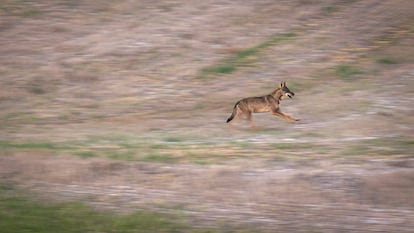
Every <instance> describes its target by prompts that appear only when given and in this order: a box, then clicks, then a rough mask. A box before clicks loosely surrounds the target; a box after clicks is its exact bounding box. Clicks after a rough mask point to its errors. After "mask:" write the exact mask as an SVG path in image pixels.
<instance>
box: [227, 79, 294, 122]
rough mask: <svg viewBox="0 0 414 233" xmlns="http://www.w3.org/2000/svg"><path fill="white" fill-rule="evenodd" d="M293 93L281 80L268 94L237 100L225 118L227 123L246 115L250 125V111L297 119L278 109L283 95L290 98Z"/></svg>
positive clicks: (290, 119)
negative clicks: (228, 115)
mask: <svg viewBox="0 0 414 233" xmlns="http://www.w3.org/2000/svg"><path fill="white" fill-rule="evenodd" d="M294 95H295V93H293V92H292V91H290V90H289V88H288V87H287V86H286V82H281V83H280V86H279V87H278V88H277V89H276V90H274V91H273V92H272V93H270V94H269V95H265V96H260V97H248V98H244V99H241V100H240V101H238V102H237V103H236V104H235V105H234V108H233V112H232V114H231V116H230V117H229V118H228V119H227V123H229V122H230V121H232V120H233V119H238V118H240V117H241V116H243V115H244V116H245V117H247V120H248V121H249V122H250V125H251V126H254V125H253V121H252V113H259V112H271V113H272V114H273V115H275V116H278V117H281V118H283V119H285V120H287V121H298V119H296V118H294V117H292V116H289V115H287V114H284V113H282V112H281V111H280V106H279V103H280V101H281V100H282V99H283V98H284V97H289V98H292V97H293V96H294Z"/></svg>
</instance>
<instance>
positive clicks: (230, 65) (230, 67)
mask: <svg viewBox="0 0 414 233" xmlns="http://www.w3.org/2000/svg"><path fill="white" fill-rule="evenodd" d="M294 37H296V34H295V33H293V32H289V33H284V34H281V35H277V36H273V37H271V38H269V39H268V40H266V41H265V42H263V43H260V44H258V45H256V46H253V47H250V48H246V49H243V50H240V51H238V52H237V53H235V54H234V55H232V56H230V57H228V58H227V59H225V60H223V61H222V62H221V63H220V64H216V65H212V66H209V67H205V68H203V69H202V70H201V71H200V73H199V75H198V78H205V77H208V76H214V75H219V74H230V73H233V72H234V71H236V70H237V69H238V68H239V67H242V66H246V65H247V64H248V63H249V61H250V59H251V58H252V57H254V56H256V55H257V54H258V53H260V52H262V51H263V50H265V49H266V48H268V47H270V46H273V45H276V44H279V43H282V42H284V41H288V40H291V39H293V38H294Z"/></svg>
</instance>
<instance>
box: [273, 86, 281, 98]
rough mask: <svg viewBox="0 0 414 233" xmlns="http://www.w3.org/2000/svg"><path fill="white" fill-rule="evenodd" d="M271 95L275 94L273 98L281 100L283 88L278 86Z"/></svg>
mask: <svg viewBox="0 0 414 233" xmlns="http://www.w3.org/2000/svg"><path fill="white" fill-rule="evenodd" d="M271 95H272V96H273V98H275V99H277V100H280V99H281V98H282V89H281V88H278V89H276V90H274V91H273V92H272V93H271Z"/></svg>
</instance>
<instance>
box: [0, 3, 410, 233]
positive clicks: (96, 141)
mask: <svg viewBox="0 0 414 233" xmlns="http://www.w3.org/2000/svg"><path fill="white" fill-rule="evenodd" d="M413 9H414V2H413V1H407V0H391V1H381V0H372V1H361V0H359V1H358V0H352V1H344V0H320V1H316V0H292V1H273V0H258V1H244V0H237V1H222V0H205V1H174V0H171V1H169V0H165V1H164V0H162V1H147V0H140V1H130V0H123V1H108V0H101V1H84V0H73V1H69V0H56V1H45V0H39V1H18V0H6V1H1V3H0V35H1V36H0V64H1V65H0V132H1V133H0V144H1V145H0V146H1V152H0V155H14V156H15V158H14V157H13V158H12V159H11V157H5V156H3V157H2V160H3V172H2V173H1V172H0V174H3V175H2V176H0V177H2V178H3V179H5V180H7V179H12V180H14V181H16V182H17V183H21V184H25V186H27V187H32V186H33V187H32V188H33V189H36V190H37V189H40V188H38V187H43V186H42V185H44V187H43V188H45V189H49V190H55V192H56V193H57V194H56V193H55V195H57V196H59V193H61V192H63V191H62V190H66V191H67V190H69V189H70V188H68V187H66V186H65V185H67V184H77V185H80V186H79V187H81V183H82V184H84V185H85V186H84V187H88V186H90V185H96V186H97V187H96V188H97V189H99V188H102V187H103V185H106V186H107V185H110V184H113V183H114V181H111V180H112V179H115V180H116V182H119V183H123V182H124V184H125V185H130V182H131V183H133V184H135V185H136V186H137V187H140V188H142V187H145V188H143V189H142V190H141V189H140V191H139V192H141V194H142V195H143V196H140V198H142V197H146V198H149V199H150V200H149V201H148V202H145V201H144V202H140V201H138V202H137V203H135V204H136V205H137V206H138V207H141V208H142V206H145V207H148V206H152V204H154V203H159V202H166V203H173V204H176V205H178V204H179V205H188V206H187V207H186V208H184V209H186V210H189V212H191V211H192V212H194V213H201V214H200V215H201V217H200V216H198V217H200V219H202V220H200V221H201V222H203V221H206V218H205V217H203V215H208V216H213V217H211V218H209V220H208V221H210V220H212V219H213V220H214V219H215V217H214V216H216V217H217V218H220V217H221V215H220V213H221V212H220V211H221V210H220V209H219V208H217V209H216V210H214V211H213V210H212V211H211V212H210V211H207V210H206V209H207V208H205V209H203V208H201V207H200V206H197V204H194V203H197V202H200V200H206V203H207V204H206V206H208V208H212V209H214V206H216V205H221V204H222V203H223V202H224V203H225V204H224V205H223V206H224V207H223V209H227V210H228V211H229V212H230V213H233V212H232V211H234V213H236V212H239V213H240V216H236V217H234V218H233V219H231V221H235V222H243V221H245V218H247V219H249V218H252V219H253V220H252V221H251V222H252V223H254V224H255V223H257V222H259V223H261V222H262V220H263V219H262V220H261V219H256V220H257V221H255V220H254V219H255V218H254V217H252V216H256V215H255V214H258V215H260V214H261V213H267V215H266V214H265V215H266V218H268V219H273V220H274V219H277V218H279V217H280V216H273V215H272V214H270V213H273V212H272V211H273V209H272V208H271V206H272V205H275V204H284V203H292V202H295V203H297V204H298V206H293V207H292V206H284V207H283V208H287V210H285V211H287V212H289V211H291V212H289V213H291V214H290V215H289V214H288V216H287V217H286V219H284V220H280V221H285V222H291V219H290V217H292V218H293V216H295V213H296V212H295V211H297V210H299V209H301V208H302V207H303V206H301V204H304V205H305V204H306V205H307V204H309V205H310V204H315V203H331V201H332V200H334V201H332V203H340V204H338V205H341V203H342V204H344V205H347V204H345V203H354V204H355V205H358V204H357V203H360V204H361V203H362V205H368V206H369V208H371V207H372V208H374V207H376V206H381V207H383V208H391V209H392V206H397V207H396V208H397V209H398V208H400V207H401V208H403V210H402V211H401V212H398V210H395V211H396V212H392V211H394V209H392V211H391V212H386V211H385V212H384V214H385V215H386V217H384V219H387V218H388V219H389V222H386V223H385V224H384V226H382V227H385V228H384V229H387V230H390V232H391V231H394V230H395V229H397V230H398V232H409V229H412V228H411V227H412V226H413V222H414V217H413V216H414V212H413V211H414V210H413V208H412V207H413V206H414V205H413V201H412V200H411V198H410V196H411V197H412V195H414V190H413V188H412V187H413V186H412V179H413V177H414V173H413V172H412V168H413V167H414V160H413V152H412V151H413V150H414V140H413V136H414V128H413V123H414V117H413V116H414V106H413V101H414V91H413V90H414V69H413V64H414V58H413V56H412V55H413V54H414V46H413V44H414V11H413ZM280 81H287V85H288V87H289V88H290V89H291V90H292V91H294V92H295V93H296V95H295V97H294V98H293V99H289V100H285V101H283V102H282V111H283V112H285V113H288V114H291V115H293V116H295V117H297V118H299V119H301V121H300V122H299V123H295V124H291V123H287V122H284V121H283V120H281V119H277V118H275V117H273V116H271V115H270V114H256V115H253V119H254V121H255V122H256V125H257V126H258V129H255V130H252V129H249V128H248V124H247V123H245V122H243V121H240V122H239V123H237V124H235V129H229V128H228V126H227V125H226V123H225V120H226V119H227V117H228V116H229V115H230V114H231V111H232V108H233V106H234V103H235V102H236V101H237V100H239V99H241V98H244V97H249V96H258V95H265V94H268V93H270V92H271V91H272V90H274V89H275V88H276V87H277V85H278V84H279V83H280ZM52 155H60V156H61V157H59V158H55V157H53V156H52ZM28 156H33V158H34V160H35V161H32V160H28V161H26V162H24V161H25V160H26V159H27V158H28ZM37 156H40V158H39V161H38V157H37ZM44 156H46V157H44ZM79 157H81V158H89V159H90V160H80V161H75V160H77V159H79ZM68 158H69V159H68ZM60 159H63V161H61V160H60ZM67 159H68V160H69V162H68V161H66V160H67ZM94 159H97V161H98V160H99V162H96V161H95V160H94ZM100 159H103V160H100ZM107 159H117V160H116V161H118V162H116V164H117V163H120V164H122V166H132V167H134V166H135V165H126V163H125V164H124V163H123V162H119V161H124V160H126V161H128V163H133V164H135V163H136V164H144V165H142V166H144V170H140V169H137V174H140V175H141V176H142V177H145V178H146V179H147V180H151V181H153V183H152V184H151V185H150V186H146V185H147V183H145V180H131V179H132V178H125V180H122V181H120V180H118V178H115V177H114V176H115V175H114V174H116V175H117V176H120V177H125V175H128V177H134V173H133V172H132V171H131V169H132V170H134V169H135V167H134V168H130V169H129V170H128V174H124V173H121V170H122V169H121V170H118V169H116V168H114V167H112V166H111V164H112V163H115V162H111V161H108V160H107ZM48 160H50V161H49V162H47V161H48ZM64 161H66V162H68V163H67V167H65V166H63V167H59V166H58V165H57V164H60V163H61V162H64ZM95 162H96V163H98V165H97V166H98V168H99V169H101V170H99V169H98V171H96V169H94V168H96V167H95V166H94V165H93V164H94V163H95ZM31 163H34V164H37V165H36V166H34V167H33V166H31V165H30V164H31ZM38 163H39V164H38ZM78 163H80V164H78ZM101 163H102V164H101ZM48 164H49V165H53V166H52V167H54V166H56V167H57V168H52V167H49V166H48ZM108 164H109V165H108ZM166 164H168V166H171V167H169V168H166V167H165V166H167V165H166ZM13 165H16V167H13ZM37 166H40V167H41V168H42V169H43V170H42V169H41V170H40V171H39V170H37V169H40V168H37ZM43 166H44V167H43ZM120 166H121V165H120ZM122 166H121V167H122ZM136 166H138V165H136ZM148 166H149V167H148ZM210 166H212V167H210ZM216 166H218V167H216ZM77 167H80V168H79V169H85V170H82V171H80V170H76V168H77ZM115 167H116V166H115ZM6 168H7V169H6ZM23 168H25V169H27V168H29V169H28V170H24V169H23ZM140 168H142V167H140ZM22 169H23V170H24V172H23V170H22ZM54 169H57V170H54ZM62 169H63V170H65V169H69V170H68V171H67V172H66V173H65V174H60V173H59V171H60V170H62ZM73 169H74V170H73ZM146 169H148V170H152V171H155V174H162V175H163V176H161V177H158V176H152V175H151V174H153V173H151V172H149V171H148V172H146V171H147V170H146ZM165 169H167V170H165ZM170 169H171V170H170ZM278 169H279V170H278ZM281 169H282V170H281ZM283 169H292V170H290V171H293V173H289V174H288V175H287V176H283V177H284V178H283V179H284V180H282V181H280V180H279V181H275V180H274V177H278V176H281V175H283V174H285V173H284V172H283V171H284V170H283ZM410 169H411V171H410ZM181 171H185V172H184V174H187V175H191V176H193V177H194V178H193V179H190V180H189V178H188V177H185V176H181V175H182V173H180V172H181ZM246 171H250V173H249V172H247V173H249V174H253V175H252V176H251V177H252V180H249V179H250V178H249V179H248V180H247V181H246V180H244V182H247V184H246V183H242V182H241V181H242V180H243V179H244V178H243V174H245V173H244V172H246ZM334 171H338V172H339V173H335V175H333V174H332V173H331V172H334ZM39 172H40V173H41V175H39V176H38V175H35V174H37V173H39ZM78 172H79V173H81V174H83V178H82V179H81V178H79V177H80V176H78V175H76V173H78ZM83 172H85V173H83ZM94 172H97V173H98V174H95V173H94ZM129 172H130V173H131V174H130V173H129ZM354 172H356V173H358V174H359V175H358V176H356V177H353V176H352V175H355V174H353V173H354ZM381 172H385V173H381ZM394 172H395V173H394ZM247 173H246V174H247ZM91 174H94V175H93V177H94V178H97V177H101V178H102V180H98V181H97V180H94V179H89V178H90V177H91ZM135 175H136V174H135ZM222 176H225V177H230V178H229V180H226V179H224V180H222V181H221V182H218V183H215V181H213V180H216V179H218V180H220V179H221V177H222ZM332 176H334V177H335V178H334V179H336V180H340V181H341V182H340V183H335V182H334V181H333V180H334V179H333V178H332V179H331V178H329V177H332ZM349 176H352V177H351V178H350V177H349ZM88 177H89V178H88ZM174 177H175V178H174ZM373 177H383V178H384V177H385V178H384V179H383V182H384V183H381V182H380V183H378V181H376V180H375V179H373ZM245 178H246V177H245ZM170 179H172V180H173V181H174V182H176V183H174V184H171V186H168V185H167V184H170V183H169V182H170V181H171V180H170ZM241 179H242V180H241ZM246 179H247V178H246ZM39 180H40V181H42V182H41V183H42V185H40V186H36V185H33V183H32V182H34V181H36V182H37V181H39ZM288 180H289V181H292V182H293V181H295V182H299V186H300V188H297V187H293V186H291V185H289V184H290V182H287V181H288ZM395 180H399V181H400V182H394V181H395ZM88 182H89V183H88ZM100 182H102V183H100ZM157 182H158V183H157ZM200 182H201V183H204V184H205V185H202V184H199V183H200ZM275 182H276V184H278V185H282V186H283V185H285V186H283V187H287V188H286V189H283V190H282V191H281V190H280V189H277V187H275V189H276V190H271V189H270V188H269V189H267V188H263V187H268V186H273V185H274V184H275ZM278 182H279V183H278ZM349 182H350V183H352V185H351V184H350V183H349ZM48 184H50V185H51V184H53V185H55V186H53V185H51V186H49V185H48ZM101 184H102V185H101ZM197 184H198V186H197ZM243 184H245V185H246V186H245V187H244V186H243ZM253 184H261V185H262V186H260V187H261V188H258V186H259V185H253ZM37 185H39V184H37ZM61 185H62V187H61ZM194 185H195V186H196V187H194ZM286 185H287V186H286ZM318 185H319V186H318ZM324 185H325V186H324ZM326 185H327V186H326ZM389 185H391V186H389ZM52 186H53V187H54V188H55V189H53V188H52ZM63 186H65V188H63ZM106 186H105V187H106ZM153 186H155V187H153ZM315 186H317V187H320V188H321V189H323V190H325V191H326V193H324V195H325V194H326V195H325V196H323V197H321V198H310V199H306V198H305V197H304V196H306V195H303V196H302V195H301V194H300V193H308V194H309V195H310V196H312V195H316V196H318V195H319V193H318V191H315V190H314V187H315ZM59 187H60V188H59ZM77 187H78V186H77ZM367 187H368V188H367ZM390 187H391V188H390ZM72 188H73V187H72ZM146 188H148V190H147V189H146ZM74 189H77V188H74ZM154 189H160V190H161V189H163V190H164V189H165V190H169V191H171V192H172V191H174V192H177V195H176V196H175V195H173V194H171V195H167V194H166V195H163V194H160V193H154V192H152V191H151V190H154ZM189 189H194V190H198V191H199V193H200V196H198V197H193V198H189V200H188V202H190V204H189V203H187V202H185V203H184V204H183V201H182V200H177V198H178V196H180V195H186V192H188V190H189ZM228 189H231V190H233V191H234V192H230V190H228ZM331 189H333V190H331ZM165 190H164V191H165ZM252 190H258V193H257V194H256V196H255V195H253V196H252V195H247V194H248V193H250V192H251V191H252ZM288 190H290V191H288ZM310 190H311V191H310ZM78 191H79V190H72V191H71V192H72V194H73V195H75V194H76V193H77V192H78ZM89 191H90V190H89ZM121 191H122V190H121ZM121 191H120V192H121ZM237 191H240V192H239V193H237ZM325 191H323V192H325ZM53 192H54V191H53ZM68 192H69V191H68ZM79 192H80V191H79ZM90 192H92V191H90ZM137 192H138V191H137ZM227 192H230V193H232V194H229V195H230V196H229V197H227V198H224V200H223V199H221V197H222V196H223V195H224V193H227ZM337 192H338V193H337ZM348 192H351V193H353V194H352V195H351V194H349V193H348ZM355 193H358V195H356V194H355ZM375 193H382V196H381V195H380V196H379V197H378V198H376V199H375V198H374V199H375V200H374V201H373V200H372V198H373V196H374V194H375ZM397 193H398V194H397ZM178 194H180V195H178ZM354 194H355V195H356V196H353V195H354ZM100 195H102V196H111V194H108V193H105V192H104V191H102V190H101V192H100ZM153 195H155V196H156V195H159V196H156V198H153V199H151V198H150V196H153ZM274 195H280V196H279V197H280V199H279V200H278V201H276V202H277V203H275V200H273V199H272V197H273V196H274ZM75 196H76V195H75ZM131 198H132V197H131ZM136 198H138V197H136ZM296 198H297V199H296ZM298 199H300V200H303V201H297V200H298ZM391 199H394V200H396V199H399V200H400V201H395V202H394V201H390V200H391ZM160 200H161V201H160ZM261 200H263V202H262V201H261ZM117 201H119V200H117ZM97 202H99V201H97ZM120 202H121V204H119V203H118V202H117V203H118V204H117V205H120V206H123V205H124V204H125V203H123V204H122V201H120ZM237 202H243V203H250V204H249V205H248V204H246V206H244V207H243V208H246V209H243V210H240V209H238V207H237V206H238V203H237ZM99 203H101V202H99ZM108 203H111V200H108ZM108 203H106V204H104V205H111V204H108ZM251 203H253V204H251ZM306 205H305V206H306ZM252 206H259V207H257V208H258V209H255V211H256V212H255V211H252V212H249V211H250V210H251V209H250V208H253V207H252ZM384 206H385V207H384ZM199 207H200V208H199ZM290 207H292V208H293V209H289V208H290ZM308 207H309V206H308ZM348 207H349V208H351V209H352V208H353V207H352V206H348ZM240 208H241V207H240ZM312 208H313V207H312ZM312 208H311V209H312ZM369 208H368V209H369ZM167 209H168V208H167ZM362 209H364V208H361V209H358V211H363V210H362ZM330 210H332V206H330V207H329V211H327V214H326V218H325V217H320V218H318V219H313V220H314V222H313V221H310V222H309V225H312V226H316V225H317V222H324V221H328V222H329V221H333V222H332V226H329V227H332V228H333V229H337V228H335V227H337V226H340V225H341V224H345V225H347V224H350V222H351V223H352V224H353V223H354V220H352V219H350V220H349V221H350V222H346V221H345V222H343V221H342V220H338V219H340V217H338V218H335V219H334V220H333V219H331V218H329V215H330V213H332V212H330ZM347 210H350V209H346V210H345V212H343V213H342V212H341V213H337V212H335V213H336V215H335V214H334V215H333V216H342V215H347V214H352V213H354V212H352V213H348V212H346V211H347ZM243 211H245V212H243ZM261 211H262V212H261ZM318 211H319V209H312V210H310V212H309V213H312V214H315V215H319V216H325V215H323V214H322V215H321V213H320V212H318ZM404 211H407V212H404ZM397 212H398V213H397ZM323 213H325V212H323ZM361 213H363V212H357V214H356V215H357V216H360V215H363V214H361ZM400 213H406V214H405V215H404V217H401V216H400V215H399V214H400ZM221 214H222V213H221ZM387 214H389V215H387ZM393 214H395V215H393ZM195 215H197V214H195ZM401 215H403V214H401ZM246 216H247V217H246ZM392 216H397V217H396V218H395V219H400V218H403V219H404V221H403V224H399V223H400V222H398V221H397V220H395V219H394V220H395V221H393V218H392ZM373 218H374V217H373ZM336 220H338V221H339V222H335V221H336ZM391 220H392V221H391ZM266 221H267V220H266V219H265V220H263V222H266ZM269 221H270V220H269ZM292 221H293V220H292ZM355 221H356V222H358V221H357V220H355ZM367 221H370V220H369V219H368V220H367ZM200 224H201V223H200ZM266 224H268V225H270V226H272V224H274V222H272V221H270V222H267V223H266ZM266 224H264V228H263V230H265V231H266V230H268V229H271V228H272V227H267V225H266ZM315 224H316V225H315ZM352 224H350V225H352ZM358 224H361V225H362V226H364V223H363V222H362V223H361V222H358V223H355V226H356V228H355V229H357V228H358V226H359V225H358ZM387 224H389V225H387ZM305 225H306V224H305ZM279 226H280V227H281V228H280V229H282V230H286V229H288V230H292V229H295V228H292V229H291V228H289V227H286V226H285V225H283V224H282V225H279ZM318 226H319V227H320V228H317V229H320V230H321V232H332V231H329V229H332V228H329V227H326V228H324V226H323V225H318ZM352 226H354V225H352ZM302 227H303V226H302V225H300V224H299V225H298V228H300V229H303V228H302ZM387 227H389V228H387ZM398 227H400V228H398ZM355 229H353V230H354V231H353V232H356V231H355ZM296 230H297V229H296ZM348 230H349V229H348ZM351 230H352V229H351ZM368 230H369V229H368ZM368 230H367V231H365V232H368Z"/></svg>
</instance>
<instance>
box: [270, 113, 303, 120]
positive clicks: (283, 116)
mask: <svg viewBox="0 0 414 233" xmlns="http://www.w3.org/2000/svg"><path fill="white" fill-rule="evenodd" d="M273 115H275V116H278V117H281V118H283V119H285V120H287V121H290V122H295V121H299V119H296V118H294V117H292V116H289V115H287V114H284V113H282V112H279V111H276V112H273Z"/></svg>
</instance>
